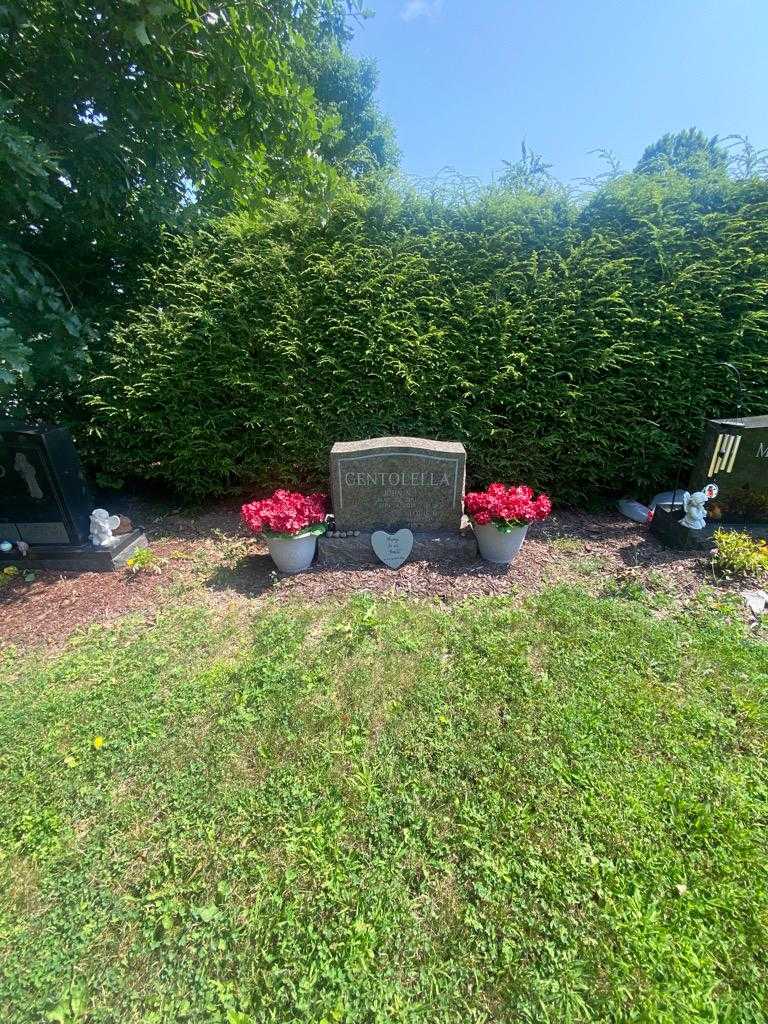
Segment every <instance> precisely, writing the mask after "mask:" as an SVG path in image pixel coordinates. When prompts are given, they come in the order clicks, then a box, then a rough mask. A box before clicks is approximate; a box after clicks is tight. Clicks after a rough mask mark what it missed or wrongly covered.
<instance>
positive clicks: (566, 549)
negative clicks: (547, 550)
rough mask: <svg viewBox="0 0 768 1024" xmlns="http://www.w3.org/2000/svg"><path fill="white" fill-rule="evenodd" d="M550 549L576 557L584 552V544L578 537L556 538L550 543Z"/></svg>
mask: <svg viewBox="0 0 768 1024" xmlns="http://www.w3.org/2000/svg"><path fill="white" fill-rule="evenodd" d="M550 547H551V548H552V550H553V551H559V552H562V553H563V554H565V555H575V554H579V553H580V552H581V551H583V550H584V543H583V541H580V540H578V539H577V538H576V537H554V538H553V539H552V540H551V541H550Z"/></svg>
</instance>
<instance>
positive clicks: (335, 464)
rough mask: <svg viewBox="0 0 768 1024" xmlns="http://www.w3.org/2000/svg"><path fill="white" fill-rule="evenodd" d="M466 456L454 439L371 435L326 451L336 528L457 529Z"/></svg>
mask: <svg viewBox="0 0 768 1024" xmlns="http://www.w3.org/2000/svg"><path fill="white" fill-rule="evenodd" d="M466 461H467V453H466V451H465V449H464V445H463V444H459V443H458V442H456V441H430V440H428V439H426V438H421V437H374V438H371V439H369V440H366V441H340V442H337V443H336V444H335V445H334V446H333V448H332V449H331V497H332V502H333V512H334V515H335V517H336V526H337V528H338V529H339V530H398V529H400V528H401V527H406V528H409V529H411V530H414V531H417V530H451V529H453V530H458V529H459V528H460V526H461V517H462V512H463V501H464V479H465V470H466Z"/></svg>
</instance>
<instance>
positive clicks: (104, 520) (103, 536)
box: [90, 508, 120, 548]
mask: <svg viewBox="0 0 768 1024" xmlns="http://www.w3.org/2000/svg"><path fill="white" fill-rule="evenodd" d="M119 525H120V516H111V515H110V514H109V512H107V510H106V509H105V508H95V509H94V510H93V512H91V532H90V540H91V544H93V545H95V547H97V548H111V547H112V545H113V544H117V543H118V542H119V540H120V538H119V537H113V536H112V531H113V530H116V529H117V528H118V526H119Z"/></svg>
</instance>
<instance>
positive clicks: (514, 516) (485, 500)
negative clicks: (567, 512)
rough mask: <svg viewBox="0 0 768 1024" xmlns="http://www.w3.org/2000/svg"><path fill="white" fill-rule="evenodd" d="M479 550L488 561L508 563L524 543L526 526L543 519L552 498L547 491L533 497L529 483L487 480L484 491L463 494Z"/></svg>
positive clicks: (549, 508)
mask: <svg viewBox="0 0 768 1024" xmlns="http://www.w3.org/2000/svg"><path fill="white" fill-rule="evenodd" d="M464 507H465V508H466V510H467V513H468V515H469V518H470V521H471V523H472V529H473V530H474V531H475V536H476V537H477V546H478V547H479V548H480V554H481V555H482V556H483V558H485V559H486V560H487V561H489V562H497V563H498V564H500V565H507V564H508V563H509V562H511V561H512V560H513V559H514V557H515V555H517V553H518V551H519V550H520V548H521V547H522V546H523V541H524V540H525V535H526V533H527V532H528V527H529V526H530V524H531V523H532V522H535V520H537V519H546V518H547V516H548V515H549V513H550V512H551V511H552V502H551V501H550V500H549V498H548V497H547V495H546V494H540V495H539V496H538V498H534V496H533V491H532V490H531V488H530V487H526V486H525V485H521V486H520V487H506V486H505V485H504V484H490V485H489V486H488V487H487V488H486V490H484V491H471V492H470V493H469V494H465V495H464Z"/></svg>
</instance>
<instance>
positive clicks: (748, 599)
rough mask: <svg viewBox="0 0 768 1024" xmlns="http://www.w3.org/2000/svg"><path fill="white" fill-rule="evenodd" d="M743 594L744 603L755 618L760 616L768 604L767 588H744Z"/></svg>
mask: <svg viewBox="0 0 768 1024" xmlns="http://www.w3.org/2000/svg"><path fill="white" fill-rule="evenodd" d="M741 596H742V597H743V598H744V604H745V605H746V606H747V608H749V610H750V611H751V612H752V614H753V615H754V616H755V618H756V619H757V618H759V617H760V616H761V615H762V614H763V612H764V611H765V606H766V605H767V604H768V593H767V592H766V591H765V590H744V591H742V594H741Z"/></svg>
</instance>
